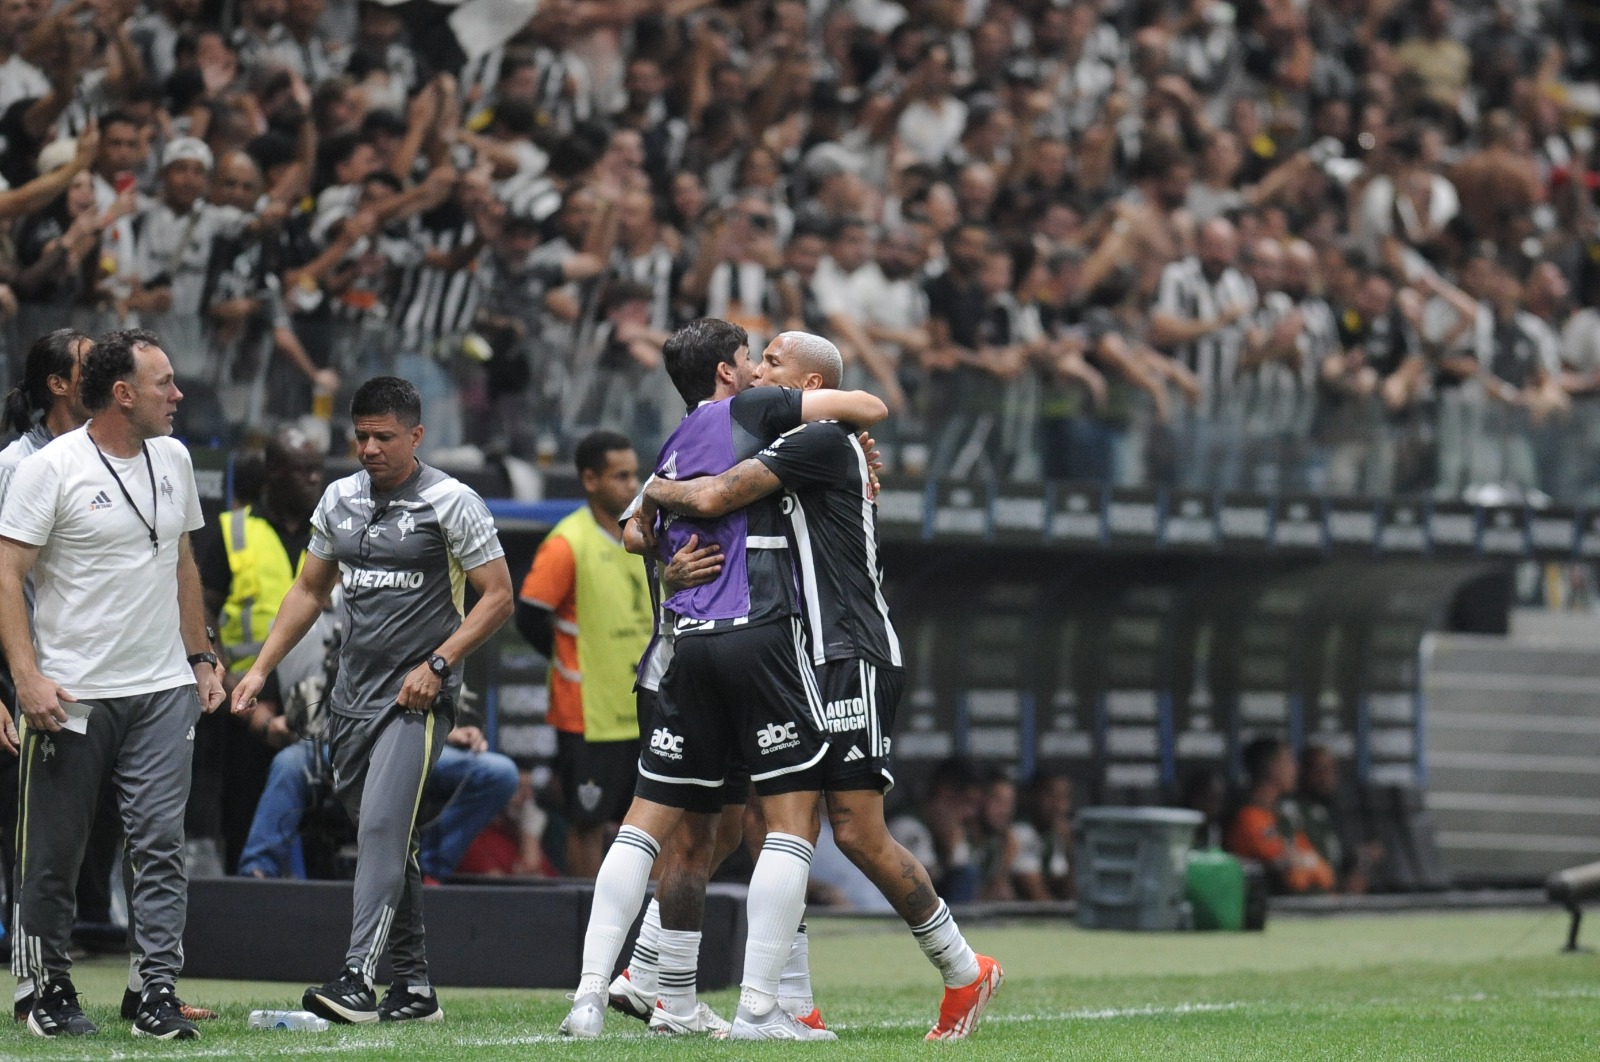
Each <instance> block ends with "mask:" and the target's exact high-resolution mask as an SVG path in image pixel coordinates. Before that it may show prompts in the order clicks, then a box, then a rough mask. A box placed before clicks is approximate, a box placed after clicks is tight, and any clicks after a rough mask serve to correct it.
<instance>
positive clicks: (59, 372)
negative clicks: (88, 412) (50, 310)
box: [0, 328, 89, 433]
mask: <svg viewBox="0 0 1600 1062" xmlns="http://www.w3.org/2000/svg"><path fill="white" fill-rule="evenodd" d="M88 338H89V337H88V335H87V334H85V333H83V332H80V331H78V330H77V329H76V328H57V329H56V330H55V331H53V332H46V333H45V334H44V335H42V336H40V337H39V338H38V339H35V340H34V341H33V346H31V347H29V348H28V360H27V365H26V368H24V369H23V371H22V380H21V381H20V382H19V383H18V384H17V386H16V387H13V388H12V389H11V392H10V393H9V394H7V395H6V397H5V404H4V408H3V409H0V429H8V430H10V431H14V432H18V433H21V432H25V431H29V430H30V429H32V427H33V415H34V414H35V413H47V412H49V410H50V406H51V405H52V404H53V403H54V402H55V396H54V395H52V394H51V393H50V377H52V376H57V377H60V378H61V379H63V380H70V379H72V366H73V364H74V359H73V357H72V350H73V348H74V347H76V346H77V345H78V342H79V341H80V340H84V339H88Z"/></svg>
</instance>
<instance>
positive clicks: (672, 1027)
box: [650, 1000, 732, 1039]
mask: <svg viewBox="0 0 1600 1062" xmlns="http://www.w3.org/2000/svg"><path fill="white" fill-rule="evenodd" d="M730 1028H732V1025H730V1024H729V1023H728V1020H727V1019H726V1018H724V1017H722V1016H721V1015H719V1014H718V1013H717V1012H716V1011H714V1010H712V1009H711V1008H710V1007H708V1006H706V1005H705V1004H704V1003H700V1004H698V1005H697V1006H696V1007H695V1008H694V1013H693V1014H689V1015H680V1014H674V1013H672V1011H670V1010H668V1009H667V1007H666V1004H664V1003H662V1002H660V1001H659V1000H658V1001H657V1002H656V1009H655V1011H654V1012H653V1013H652V1014H651V1015H650V1031H651V1032H653V1033H657V1034H659V1035H661V1036H694V1035H697V1034H700V1033H708V1034H710V1035H711V1036H712V1037H715V1038H717V1039H722V1038H724V1037H726V1036H727V1035H728V1030H729V1029H730Z"/></svg>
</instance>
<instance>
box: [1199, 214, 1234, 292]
mask: <svg viewBox="0 0 1600 1062" xmlns="http://www.w3.org/2000/svg"><path fill="white" fill-rule="evenodd" d="M1198 249H1199V252H1200V265H1201V267H1202V268H1204V269H1205V273H1206V276H1208V277H1210V278H1211V279H1212V280H1216V279H1217V277H1220V276H1221V275H1222V271H1223V270H1224V269H1227V268H1228V267H1229V266H1231V265H1233V264H1234V262H1235V261H1237V260H1238V258H1239V231H1238V230H1237V229H1235V228H1234V227H1233V222H1231V221H1229V220H1228V219H1227V218H1212V219H1211V220H1210V221H1208V222H1206V223H1205V224H1204V225H1203V226H1201V228H1200V240H1199V248H1198Z"/></svg>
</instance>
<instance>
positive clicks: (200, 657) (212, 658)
mask: <svg viewBox="0 0 1600 1062" xmlns="http://www.w3.org/2000/svg"><path fill="white" fill-rule="evenodd" d="M200 664H210V665H211V666H212V667H213V668H215V669H216V670H218V671H221V670H222V661H221V660H218V659H217V654H216V653H213V652H212V651H211V650H209V649H207V650H206V651H205V652H203V653H190V654H189V666H190V667H197V666H199V665H200Z"/></svg>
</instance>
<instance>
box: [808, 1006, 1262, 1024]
mask: <svg viewBox="0 0 1600 1062" xmlns="http://www.w3.org/2000/svg"><path fill="white" fill-rule="evenodd" d="M1246 1006H1249V1004H1247V1003H1242V1002H1233V1003H1178V1004H1175V1005H1173V1006H1170V1007H1158V1006H1153V1005H1147V1006H1143V1007H1102V1008H1099V1009H1096V1010H1063V1011H1059V1012H1057V1013H1054V1014H990V1015H988V1016H986V1017H985V1018H984V1019H983V1024H984V1025H1000V1024H1006V1025H1009V1024H1013V1023H1017V1024H1025V1023H1031V1022H1044V1021H1110V1020H1114V1019H1117V1018H1167V1017H1183V1016H1185V1015H1188V1014H1215V1013H1218V1012H1221V1011H1228V1010H1239V1009H1242V1008H1244V1007H1246ZM927 1024H928V1023H927V1021H926V1020H911V1021H869V1022H861V1023H857V1024H850V1025H831V1026H829V1028H832V1029H839V1030H843V1031H848V1030H850V1029H920V1028H922V1027H923V1026H925V1025H927Z"/></svg>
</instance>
